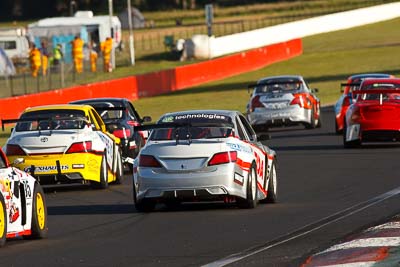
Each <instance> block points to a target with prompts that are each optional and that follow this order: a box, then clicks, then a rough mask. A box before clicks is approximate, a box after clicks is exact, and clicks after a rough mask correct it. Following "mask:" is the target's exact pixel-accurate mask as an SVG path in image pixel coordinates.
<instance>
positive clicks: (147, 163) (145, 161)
mask: <svg viewBox="0 0 400 267" xmlns="http://www.w3.org/2000/svg"><path fill="white" fill-rule="evenodd" d="M139 167H152V168H161V164H160V163H159V162H158V161H157V160H156V158H155V157H153V156H150V155H140V157H139Z"/></svg>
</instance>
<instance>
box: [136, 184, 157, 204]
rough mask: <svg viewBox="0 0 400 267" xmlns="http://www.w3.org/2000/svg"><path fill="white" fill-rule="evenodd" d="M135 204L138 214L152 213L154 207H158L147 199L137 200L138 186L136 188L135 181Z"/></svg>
mask: <svg viewBox="0 0 400 267" xmlns="http://www.w3.org/2000/svg"><path fill="white" fill-rule="evenodd" d="M132 187H133V190H132V191H133V203H134V204H135V209H136V210H137V211H138V212H150V211H152V210H153V209H154V207H155V206H156V203H155V202H153V201H151V200H147V199H142V200H138V198H137V193H136V186H135V182H134V181H133V185H132Z"/></svg>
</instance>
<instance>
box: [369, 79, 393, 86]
mask: <svg viewBox="0 0 400 267" xmlns="http://www.w3.org/2000/svg"><path fill="white" fill-rule="evenodd" d="M374 83H378V84H383V83H393V84H399V85H400V78H388V79H366V80H364V81H363V83H362V85H363V86H364V85H369V84H374Z"/></svg>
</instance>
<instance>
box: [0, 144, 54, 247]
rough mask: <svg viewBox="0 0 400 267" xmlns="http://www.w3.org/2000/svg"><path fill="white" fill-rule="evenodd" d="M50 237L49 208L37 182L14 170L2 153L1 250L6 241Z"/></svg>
mask: <svg viewBox="0 0 400 267" xmlns="http://www.w3.org/2000/svg"><path fill="white" fill-rule="evenodd" d="M19 236H24V237H31V238H45V237H47V207H46V200H45V197H44V193H43V190H42V188H41V186H40V185H39V183H38V182H36V179H35V178H33V177H32V176H30V175H29V174H27V173H25V172H23V171H20V170H19V169H17V168H14V167H11V166H10V164H9V162H8V160H7V157H6V156H5V154H4V153H3V151H2V150H1V149H0V246H4V244H5V243H6V239H7V238H15V237H19Z"/></svg>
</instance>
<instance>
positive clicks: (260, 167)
mask: <svg viewBox="0 0 400 267" xmlns="http://www.w3.org/2000/svg"><path fill="white" fill-rule="evenodd" d="M254 157H255V158H256V165H257V166H256V167H257V175H258V177H260V179H261V180H264V160H263V159H262V158H261V157H260V155H258V153H257V152H256V151H254Z"/></svg>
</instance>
